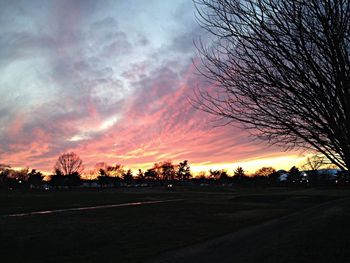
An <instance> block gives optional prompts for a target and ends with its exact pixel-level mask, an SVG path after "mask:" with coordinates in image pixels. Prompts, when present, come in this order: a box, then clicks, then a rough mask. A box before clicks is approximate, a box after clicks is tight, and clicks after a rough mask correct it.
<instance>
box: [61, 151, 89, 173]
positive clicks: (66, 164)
mask: <svg viewBox="0 0 350 263" xmlns="http://www.w3.org/2000/svg"><path fill="white" fill-rule="evenodd" d="M83 169H84V167H83V162H82V160H81V159H80V158H79V156H78V155H77V154H76V153H74V152H70V153H64V154H61V155H60V156H59V157H58V160H57V162H56V165H55V170H58V171H60V173H61V174H62V175H64V176H67V175H72V174H75V173H77V174H80V173H81V172H82V171H83Z"/></svg>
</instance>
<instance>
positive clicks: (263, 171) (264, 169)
mask: <svg viewBox="0 0 350 263" xmlns="http://www.w3.org/2000/svg"><path fill="white" fill-rule="evenodd" d="M275 172H276V170H275V169H274V168H272V167H262V168H260V169H259V170H257V171H256V172H255V173H254V176H269V175H270V174H273V173H275Z"/></svg>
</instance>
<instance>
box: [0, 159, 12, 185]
mask: <svg viewBox="0 0 350 263" xmlns="http://www.w3.org/2000/svg"><path fill="white" fill-rule="evenodd" d="M10 169H11V166H10V165H5V164H0V187H7V184H8V176H9V174H10Z"/></svg>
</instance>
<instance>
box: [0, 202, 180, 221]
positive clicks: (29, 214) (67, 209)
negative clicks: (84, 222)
mask: <svg viewBox="0 0 350 263" xmlns="http://www.w3.org/2000/svg"><path fill="white" fill-rule="evenodd" d="M179 201H184V199H169V200H156V201H144V202H131V203H122V204H110V205H97V206H85V207H73V208H64V209H54V210H42V211H33V212H26V213H16V214H9V215H3V216H2V217H23V216H32V215H46V214H55V213H64V212H75V211H87V210H97V209H106V208H115V207H125V206H140V205H150V204H159V203H169V202H179Z"/></svg>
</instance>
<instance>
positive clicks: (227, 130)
mask: <svg viewBox="0 0 350 263" xmlns="http://www.w3.org/2000/svg"><path fill="white" fill-rule="evenodd" d="M0 35H1V37H0V96H1V104H0V163H6V164H10V165H11V166H13V167H30V168H37V169H40V170H42V171H46V172H51V171H52V170H53V166H54V163H55V160H56V159H57V157H58V155H59V154H61V153H63V152H66V151H74V152H76V153H77V154H79V155H80V157H81V159H82V160H83V162H84V165H85V167H86V169H88V168H90V167H92V166H93V165H94V164H95V163H97V162H107V163H109V164H115V163H119V164H122V165H124V166H125V167H128V168H132V169H136V168H142V169H144V168H149V167H151V166H152V164H153V163H154V162H159V161H163V160H168V159H171V160H173V162H175V163H176V162H179V161H182V160H185V159H188V160H189V162H190V164H191V167H192V170H193V171H194V172H198V171H201V170H207V169H209V168H214V169H221V168H225V169H228V170H229V172H232V170H233V169H234V168H235V167H236V166H237V165H242V166H243V168H245V169H246V170H248V171H250V172H253V171H254V170H256V169H257V168H259V167H261V166H274V167H275V168H277V169H280V168H285V169H289V168H290V167H291V166H292V165H299V164H300V163H301V162H302V156H301V155H300V154H299V153H298V152H284V151H282V149H278V148H273V147H267V145H266V144H259V143H258V142H257V141H252V140H251V138H249V137H248V133H247V132H246V131H242V130H240V129H238V128H234V127H231V126H221V127H215V123H213V122H212V118H213V116H210V115H208V114H206V113H204V112H201V111H198V110H195V109H194V108H193V107H192V106H191V104H190V103H189V98H191V97H193V90H194V89H195V88H196V87H199V86H200V87H202V88H203V87H204V88H211V87H210V86H209V84H208V83H207V82H206V81H205V79H204V78H203V77H200V76H199V74H198V72H197V71H196V69H195V67H194V65H193V63H198V58H197V55H196V50H195V47H194V44H193V42H194V41H198V39H199V38H200V37H202V39H204V41H205V39H207V37H208V36H207V35H206V33H205V32H204V31H203V29H201V28H200V27H199V26H198V24H197V23H196V21H195V16H194V8H193V3H192V1H189V0H175V1H162V0H158V1H156V0H147V1H144V0H133V1H131V0H129V1H112V0H110V1H107V0H106V1H96V0H90V1H89V0H74V1H68V0H59V1H27V0H23V1H11V0H8V1H6V0H5V1H4V0H2V1H0Z"/></svg>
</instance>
